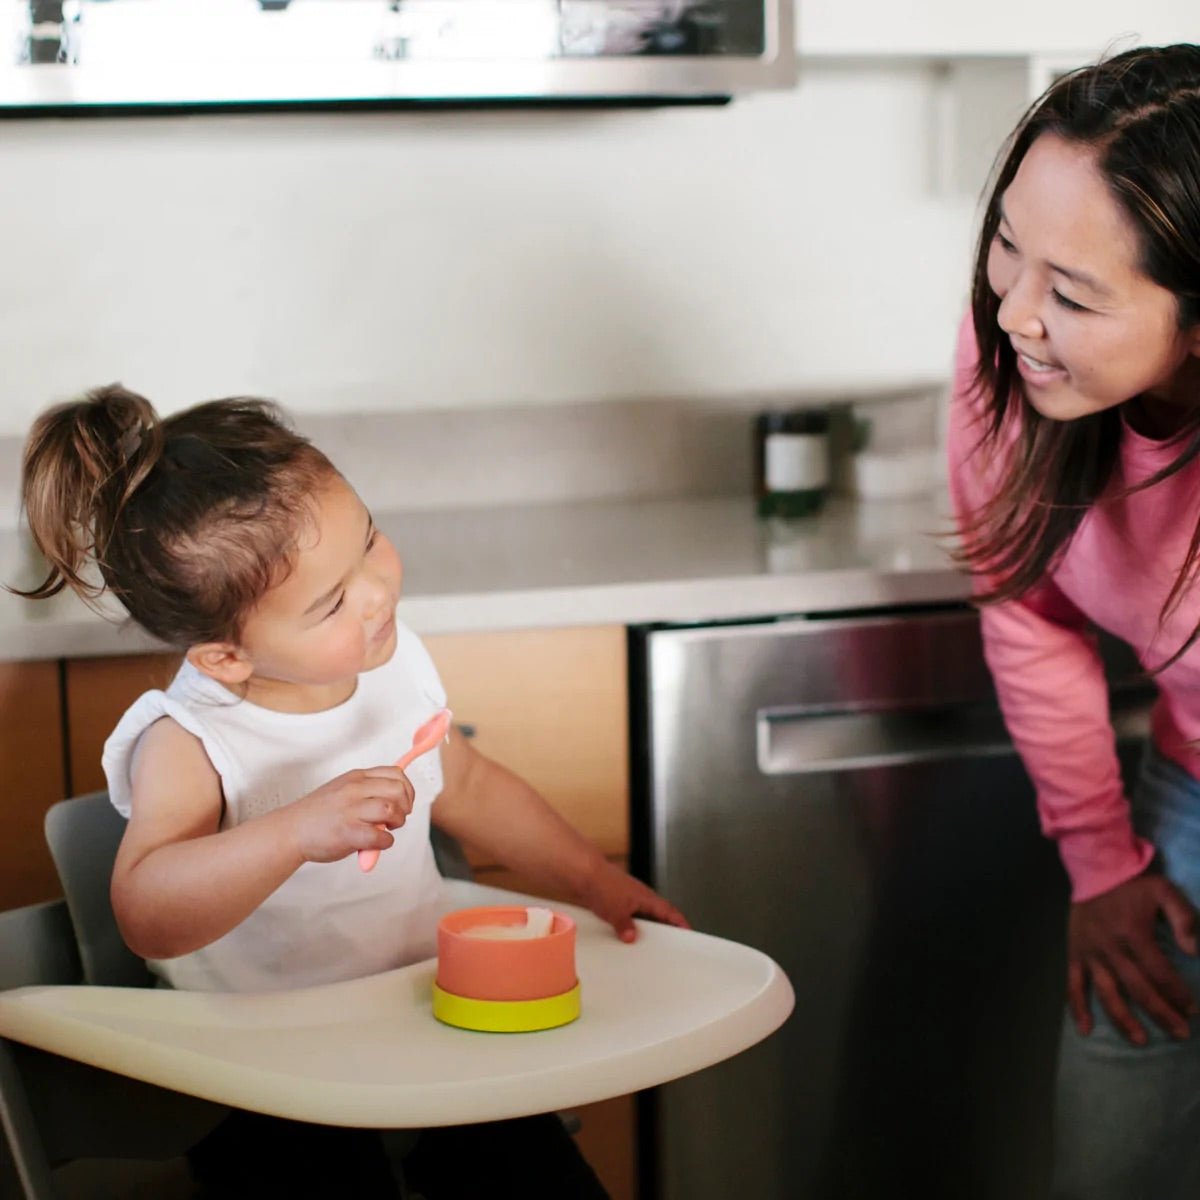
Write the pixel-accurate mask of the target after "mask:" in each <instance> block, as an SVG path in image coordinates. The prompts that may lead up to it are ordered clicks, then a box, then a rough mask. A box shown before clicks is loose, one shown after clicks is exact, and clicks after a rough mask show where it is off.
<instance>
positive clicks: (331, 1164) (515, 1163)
mask: <svg viewBox="0 0 1200 1200" xmlns="http://www.w3.org/2000/svg"><path fill="white" fill-rule="evenodd" d="M386 1137H387V1135H386V1134H380V1133H379V1132H378V1131H376V1130H372V1129H344V1128H341V1127H336V1126H327V1125H309V1124H306V1123H304V1122H300V1121H287V1120H284V1119H283V1118H281V1117H268V1116H262V1115H260V1114H258V1113H249V1112H241V1111H237V1112H234V1113H231V1114H230V1115H229V1116H228V1117H227V1118H226V1119H225V1120H224V1121H223V1122H222V1123H221V1124H220V1125H219V1126H217V1128H216V1129H214V1130H213V1131H212V1133H210V1134H209V1135H208V1136H207V1137H206V1138H204V1139H203V1140H202V1141H201V1142H200V1143H199V1144H198V1145H196V1146H194V1147H193V1148H192V1150H191V1151H190V1153H189V1154H188V1160H189V1162H190V1164H191V1168H192V1174H193V1176H194V1178H195V1179H196V1181H197V1183H198V1184H199V1186H200V1192H199V1196H200V1197H203V1200H309V1198H310V1197H311V1200H324V1198H325V1197H328V1198H329V1200H415V1198H416V1197H417V1196H420V1197H423V1198H424V1200H609V1196H608V1193H607V1192H606V1191H605V1190H604V1187H603V1185H602V1184H601V1183H600V1181H599V1179H597V1178H596V1174H595V1172H594V1171H593V1170H592V1168H591V1167H590V1166H589V1165H588V1163H587V1161H586V1159H584V1157H583V1155H582V1154H581V1153H580V1152H579V1148H578V1146H576V1145H575V1141H574V1139H573V1138H572V1137H571V1135H570V1134H569V1133H568V1132H567V1130H566V1129H565V1127H564V1126H563V1123H562V1121H561V1120H560V1119H559V1118H558V1117H557V1116H556V1115H555V1114H553V1113H546V1114H544V1115H541V1116H534V1117H517V1118H514V1119H513V1120H509V1121H489V1122H484V1123H481V1124H477V1125H452V1126H446V1127H444V1128H437V1129H425V1130H422V1131H420V1133H419V1134H417V1135H416V1145H415V1146H414V1147H413V1148H412V1149H411V1150H409V1151H408V1153H407V1154H405V1156H404V1158H403V1160H402V1169H403V1170H402V1174H403V1182H401V1179H400V1178H398V1174H399V1173H398V1172H397V1171H396V1170H395V1169H394V1165H393V1162H392V1159H391V1158H390V1157H389V1155H388V1150H387V1147H386V1145H385V1138H386Z"/></svg>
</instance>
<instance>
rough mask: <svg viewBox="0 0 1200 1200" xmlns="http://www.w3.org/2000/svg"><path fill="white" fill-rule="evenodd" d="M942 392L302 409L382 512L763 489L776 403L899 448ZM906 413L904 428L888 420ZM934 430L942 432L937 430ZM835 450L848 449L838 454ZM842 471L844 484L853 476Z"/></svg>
mask: <svg viewBox="0 0 1200 1200" xmlns="http://www.w3.org/2000/svg"><path fill="white" fill-rule="evenodd" d="M940 387H941V385H940V384H938V383H937V382H936V381H935V382H928V383H925V384H918V385H910V386H908V387H904V388H897V389H896V390H895V391H889V392H879V393H873V394H870V395H861V394H860V395H855V396H847V395H834V394H828V393H826V394H811V395H795V394H793V395H787V396H756V397H741V398H736V399H730V400H728V401H725V402H717V401H708V400H704V401H700V400H695V399H675V400H670V399H661V400H653V399H645V400H622V401H593V402H583V403H576V404H564V405H552V406H547V405H536V404H534V405H526V406H520V407H513V408H486V409H446V410H435V409H424V410H418V411H407V412H392V413H381V412H380V413H361V414H338V415H336V416H334V415H323V414H305V413H299V414H295V421H296V424H297V426H298V428H299V429H300V430H301V431H302V432H304V433H305V434H306V435H307V436H309V437H311V438H312V440H313V441H314V442H315V443H316V444H317V445H318V446H319V447H320V448H321V449H322V450H324V451H325V453H326V454H328V455H329V457H330V459H331V460H332V461H333V462H334V464H335V465H337V466H338V467H339V468H340V469H341V470H342V471H343V472H344V473H345V474H346V475H347V476H348V477H349V478H350V480H351V482H352V483H353V484H354V485H355V486H356V487H357V488H358V490H359V492H360V493H361V494H362V496H363V498H364V500H365V501H366V502H367V503H368V504H369V505H371V506H372V507H374V508H376V509H379V510H381V511H414V510H429V509H455V508H476V507H484V506H487V507H493V506H505V505H514V504H537V503H556V502H570V501H577V500H603V499H628V498H647V499H660V498H667V497H679V496H722V495H738V494H742V493H747V494H748V493H749V492H750V491H751V490H752V488H753V461H752V444H753V438H752V429H753V420H754V415H755V413H756V412H758V411H760V410H761V409H764V408H771V407H781V408H786V407H801V406H814V405H830V406H834V407H837V408H840V409H842V410H843V411H857V410H858V409H859V407H860V406H862V408H863V411H868V412H870V413H871V414H872V421H873V424H872V427H873V428H874V429H877V430H883V429H885V428H887V429H888V430H889V432H888V439H889V441H888V444H889V445H891V446H894V445H897V444H898V443H903V441H904V439H905V438H908V439H909V440H910V441H911V442H912V443H913V444H918V443H920V442H921V441H922V439H923V438H924V436H925V435H924V432H923V431H924V429H925V423H924V421H923V418H922V417H921V415H920V414H921V411H922V408H921V405H922V403H923V401H922V399H921V398H922V397H924V398H925V400H924V403H925V404H926V405H932V403H933V401H932V399H931V397H934V396H936V395H937V394H938V393H939V391H940ZM891 411H894V412H895V414H896V417H897V418H898V420H896V421H892V422H889V420H888V417H887V414H888V413H889V412H891ZM931 427H932V426H931ZM835 449H836V448H835ZM20 452H21V439H20V438H16V437H10V438H3V439H0V526H3V527H9V528H11V527H12V526H13V525H14V524H16V523H17V520H18V515H19V474H20ZM843 477H844V476H843Z"/></svg>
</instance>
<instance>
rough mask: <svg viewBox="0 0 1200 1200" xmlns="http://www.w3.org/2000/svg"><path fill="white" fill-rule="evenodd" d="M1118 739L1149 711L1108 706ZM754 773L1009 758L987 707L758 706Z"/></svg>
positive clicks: (1136, 734) (996, 718)
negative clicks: (869, 708)
mask: <svg viewBox="0 0 1200 1200" xmlns="http://www.w3.org/2000/svg"><path fill="white" fill-rule="evenodd" d="M1113 726H1114V728H1115V730H1116V734H1117V739H1118V740H1119V741H1126V740H1130V739H1145V738H1147V737H1148V736H1149V733H1150V707H1149V704H1148V703H1144V702H1138V703H1134V704H1130V705H1129V706H1127V707H1123V708H1119V709H1114V711H1113ZM755 732H756V737H757V743H758V744H757V755H758V769H759V771H760V772H761V773H762V774H764V775H804V774H812V773H815V772H824V771H845V770H854V769H867V768H872V767H890V766H897V765H903V764H905V763H923V762H944V761H947V760H952V759H962V758H986V757H991V756H998V755H1005V754H1013V753H1015V750H1014V747H1013V744H1012V740H1011V739H1010V737H1009V735H1008V730H1007V729H1006V728H1005V725H1004V719H1003V717H1002V716H1001V714H1000V710H999V708H998V707H996V705H994V704H950V705H944V706H928V707H926V706H922V707H920V708H911V709H890V710H886V711H863V710H852V709H851V710H845V709H843V710H839V711H835V712H813V711H812V710H807V711H803V712H796V711H788V710H781V709H762V710H760V711H759V713H758V715H757V719H756V731H755Z"/></svg>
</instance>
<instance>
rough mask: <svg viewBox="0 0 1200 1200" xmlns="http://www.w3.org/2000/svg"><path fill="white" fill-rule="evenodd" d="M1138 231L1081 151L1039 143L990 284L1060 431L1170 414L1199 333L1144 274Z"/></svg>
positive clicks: (991, 266) (1029, 389) (993, 253)
mask: <svg viewBox="0 0 1200 1200" xmlns="http://www.w3.org/2000/svg"><path fill="white" fill-rule="evenodd" d="M1139 258H1140V255H1139V245H1138V238H1137V234H1136V231H1135V230H1134V227H1133V224H1132V223H1131V221H1130V220H1129V218H1128V216H1127V215H1126V214H1125V212H1124V210H1123V209H1122V208H1121V207H1120V205H1119V204H1118V203H1117V201H1116V200H1115V199H1114V198H1113V196H1112V194H1111V192H1110V191H1109V187H1108V183H1107V181H1106V180H1105V177H1104V176H1103V175H1102V174H1101V172H1100V169H1099V167H1098V166H1097V164H1096V158H1095V152H1094V151H1093V150H1092V149H1090V148H1089V147H1086V146H1081V145H1078V144H1076V143H1073V142H1068V141H1064V140H1063V139H1061V138H1059V137H1056V136H1055V135H1053V134H1049V133H1047V134H1043V135H1042V136H1041V137H1039V138H1038V140H1037V141H1036V142H1034V143H1033V145H1032V146H1031V147H1030V148H1029V151H1028V153H1027V154H1026V155H1025V158H1024V160H1023V161H1022V163H1021V166H1020V168H1019V170H1018V171H1017V174H1016V176H1015V177H1014V179H1013V181H1012V183H1011V184H1010V185H1009V186H1008V188H1007V190H1006V191H1005V193H1004V197H1003V201H1002V216H1001V221H1000V229H999V232H998V233H997V236H996V238H995V239H994V241H993V243H992V246H991V249H990V252H989V256H988V282H989V283H990V285H991V287H992V290H993V291H994V292H995V293H996V295H997V296H999V298H1000V301H1001V303H1000V311H999V316H998V320H999V324H1000V327H1001V329H1003V330H1004V332H1005V333H1006V334H1008V336H1009V340H1010V341H1011V342H1012V346H1013V349H1014V350H1015V351H1016V353H1017V370H1018V371H1019V372H1020V375H1021V379H1022V380H1023V382H1024V385H1025V395H1026V397H1027V399H1028V400H1029V403H1030V404H1032V405H1033V407H1034V408H1035V409H1037V411H1038V412H1039V413H1041V414H1042V415H1043V416H1045V417H1050V418H1051V419H1053V420H1059V421H1070V420H1073V419H1075V418H1077V417H1081V416H1085V415H1086V414H1088V413H1094V412H1100V411H1101V410H1103V409H1107V408H1113V407H1115V406H1116V405H1118V404H1123V403H1124V402H1125V401H1126V400H1130V399H1132V398H1133V397H1135V396H1148V397H1152V398H1154V399H1157V400H1158V401H1159V402H1161V403H1165V404H1167V405H1170V404H1172V403H1174V402H1175V394H1174V393H1175V391H1176V390H1177V384H1178V382H1179V379H1180V375H1181V369H1182V368H1183V366H1184V364H1185V363H1187V362H1188V360H1189V357H1190V356H1191V355H1192V354H1194V353H1195V348H1196V346H1195V344H1196V341H1197V333H1196V331H1193V330H1186V331H1181V330H1180V329H1179V327H1178V323H1177V313H1178V307H1177V304H1176V300H1175V297H1174V296H1173V295H1172V294H1171V292H1169V291H1168V290H1167V289H1166V288H1164V287H1161V286H1159V284H1157V283H1155V282H1154V280H1152V279H1151V278H1150V277H1149V276H1148V275H1146V273H1145V272H1144V271H1143V270H1142V268H1141V265H1140V261H1139Z"/></svg>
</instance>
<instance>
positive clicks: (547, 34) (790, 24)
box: [0, 0, 796, 112]
mask: <svg viewBox="0 0 1200 1200" xmlns="http://www.w3.org/2000/svg"><path fill="white" fill-rule="evenodd" d="M6 7H7V18H6V21H7V22H10V23H11V22H14V21H15V25H16V27H15V29H12V30H11V33H12V35H13V36H11V37H9V38H7V39H6V40H5V41H4V42H3V43H0V44H3V45H5V46H6V47H8V49H7V50H6V51H5V54H6V57H5V58H3V59H0V107H3V108H4V109H7V110H9V111H10V112H12V111H14V110H16V111H21V110H35V109H53V110H63V109H71V108H93V109H94V108H103V109H109V108H123V107H134V108H140V109H144V108H148V107H149V108H164V107H166V108H175V107H184V108H186V107H191V106H196V105H199V106H254V105H269V106H279V105H313V104H334V105H340V104H345V105H356V104H392V103H398V104H417V105H420V104H438V103H479V102H488V101H497V102H512V101H527V102H528V101H535V102H579V101H584V102H586V101H593V102H596V101H598V102H606V101H607V102H613V101H622V100H627V101H633V102H636V101H687V100H696V101H699V100H711V99H715V98H727V97H729V96H733V95H736V94H738V93H741V92H746V91H752V90H758V89H763V88H787V87H791V86H792V85H793V84H794V82H795V78H796V56H795V47H794V39H795V29H794V24H795V22H794V11H793V0H19V2H18V3H15V4H14V3H12V2H11V0H10V3H9V4H8V5H7V6H6Z"/></svg>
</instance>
